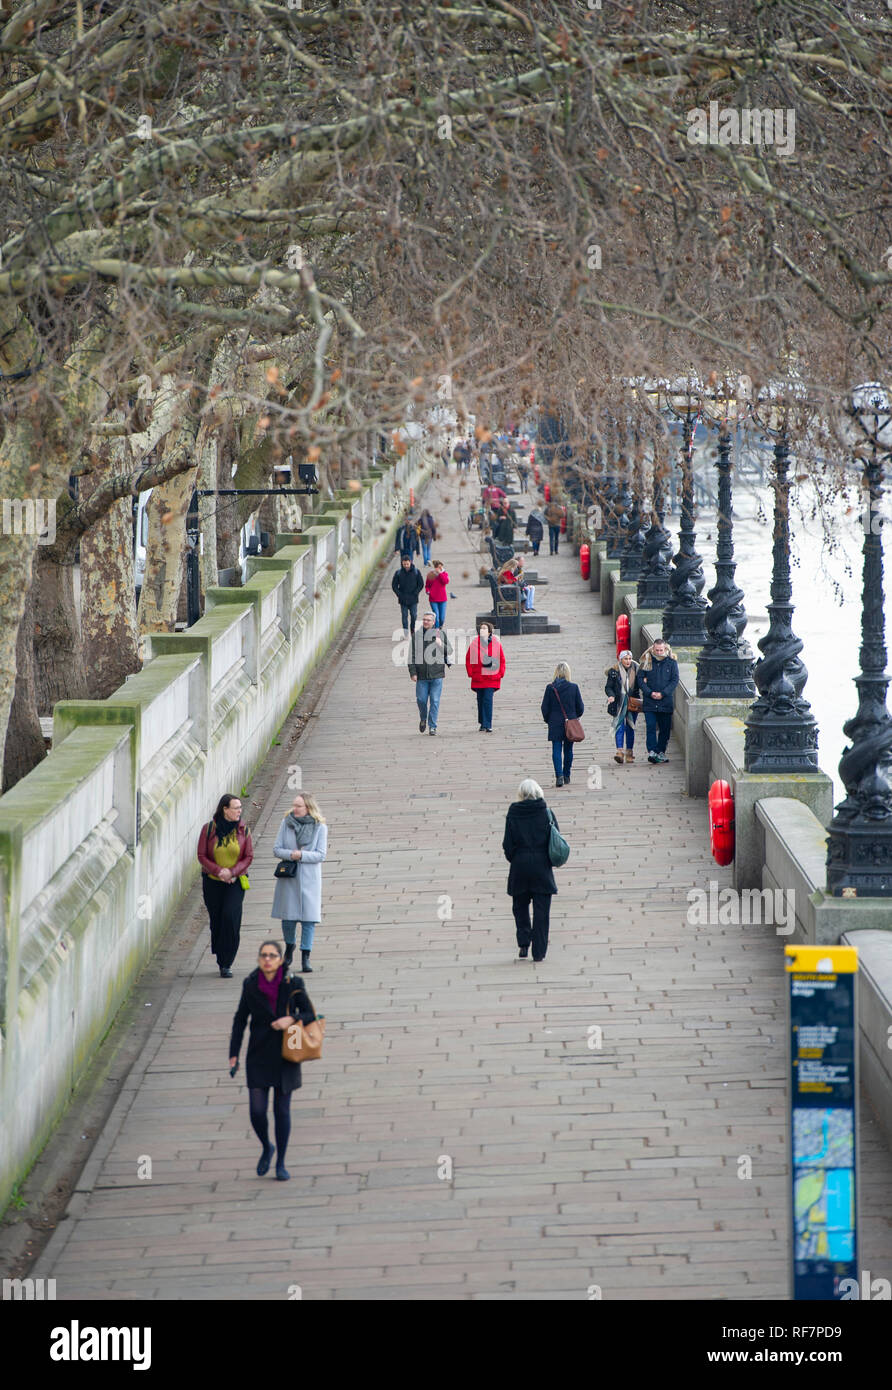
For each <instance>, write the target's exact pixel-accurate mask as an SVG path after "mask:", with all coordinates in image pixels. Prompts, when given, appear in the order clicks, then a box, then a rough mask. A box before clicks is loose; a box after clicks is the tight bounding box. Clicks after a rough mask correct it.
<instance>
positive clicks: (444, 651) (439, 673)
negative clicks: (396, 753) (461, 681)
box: [409, 613, 453, 734]
mask: <svg viewBox="0 0 892 1390" xmlns="http://www.w3.org/2000/svg"><path fill="white" fill-rule="evenodd" d="M452 657H453V652H452V645H451V643H450V641H449V638H448V637H447V636H446V633H445V632H444V631H443V629H442V628H439V627H436V626H435V625H434V615H433V613H424V614H423V615H422V618H421V627H420V628H416V629H415V632H414V633H413V635H412V638H411V644H410V660H409V676H410V679H411V680H412V682H413V683H414V685H415V699H416V700H417V702H418V715H419V718H418V732H419V733H420V734H423V733H424V731H425V728H427V729H428V732H429V733H430V734H436V732H437V722H438V720H439V716H440V697H441V695H442V693H443V680H444V678H445V676H446V670H447V667H449V666H451V665H452Z"/></svg>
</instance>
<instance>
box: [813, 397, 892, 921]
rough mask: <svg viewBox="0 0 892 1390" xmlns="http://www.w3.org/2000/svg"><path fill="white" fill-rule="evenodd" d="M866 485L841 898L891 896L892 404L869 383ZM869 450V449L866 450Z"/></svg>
mask: <svg viewBox="0 0 892 1390" xmlns="http://www.w3.org/2000/svg"><path fill="white" fill-rule="evenodd" d="M850 414H851V415H852V417H853V419H854V421H855V424H856V426H857V429H858V435H859V444H860V445H861V449H860V450H859V452H860V453H861V455H862V459H863V466H864V482H865V487H866V491H867V493H868V495H869V502H870V508H869V512H868V513H866V514H865V519H866V521H867V524H866V526H865V534H864V546H863V549H862V554H863V556H864V566H863V587H862V591H861V653H860V663H861V674H860V676H856V677H855V684H856V686H857V687H858V713H857V714H856V715H855V717H854V719H850V720H848V722H847V723H845V724H844V725H843V730H844V732H845V734H846V737H847V738H850V739H851V740H852V742H851V745H850V746H849V747H848V748H846V750H845V752H844V753H843V755H842V758H841V759H840V763H839V775H840V777H841V778H842V780H843V783H844V785H845V789H846V797H845V800H844V801H842V802H840V804H839V806H837V808H836V814H835V815H834V817H833V820H832V821H831V822H830V827H829V830H830V833H829V834H828V836H827V891H828V892H829V893H831V894H832V895H833V897H836V898H857V897H873V898H889V897H892V715H890V714H889V711H888V710H887V708H886V692H887V690H888V687H889V676H888V674H887V672H886V618H885V611H884V603H883V534H882V518H881V517H879V516H878V514H877V505H878V503H879V500H880V498H881V497H882V495H883V465H882V457H883V455H888V454H889V453H890V452H892V403H890V399H889V396H888V394H887V392H886V391H885V390H884V389H883V387H882V386H879V385H877V384H876V383H874V382H872V383H870V384H869V385H867V386H859V387H857V388H856V390H855V391H854V392H853V393H852V402H851V406H850ZM865 446H866V448H865Z"/></svg>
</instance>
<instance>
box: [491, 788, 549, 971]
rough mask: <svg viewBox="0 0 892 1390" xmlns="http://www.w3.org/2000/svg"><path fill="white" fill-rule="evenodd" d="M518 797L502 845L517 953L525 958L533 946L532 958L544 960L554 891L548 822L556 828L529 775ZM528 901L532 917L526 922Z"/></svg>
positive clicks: (506, 824) (511, 809)
mask: <svg viewBox="0 0 892 1390" xmlns="http://www.w3.org/2000/svg"><path fill="white" fill-rule="evenodd" d="M517 795H518V797H519V800H517V801H513V802H512V803H511V805H510V806H509V807H508V814H507V816H506V817H505V835H504V838H503V840H502V849H503V850H504V852H505V858H506V859H507V860H508V863H509V864H510V865H511V868H510V869H509V870H508V892H509V893H510V895H511V905H512V909H513V911H514V924H515V927H516V930H517V945H518V948H519V949H518V952H517V954H518V957H519V958H520V959H521V960H526V958H527V956H528V955H529V951H530V944H531V943H532V947H533V960H537V961H538V960H544V959H545V953H546V952H547V950H548V925H549V917H550V914H551V899H552V895H553V894H554V893H556V892H557V884H556V883H555V881H554V869H553V868H552V866H551V860H550V858H549V856H548V841H549V837H550V835H551V826H552V823H553V824H554V825H555V826H557V828H558V829H560V826H558V824H557V818H556V817H555V816H554V813H553V812H550V811H549V809H548V806H547V804H546V801H545V793H544V792H543V790H542V788H541V787H540V786H539V783H538V782H534V781H533V779H532V778H531V777H528V778H526V780H525V781H523V782H521V784H520V786H519V788H518V791H517ZM530 904H532V908H533V920H532V924H531V923H530Z"/></svg>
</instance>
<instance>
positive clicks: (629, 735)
mask: <svg viewBox="0 0 892 1390" xmlns="http://www.w3.org/2000/svg"><path fill="white" fill-rule="evenodd" d="M636 717H637V716H635V715H633V716H632V718H633V719H634V718H636ZM624 737H625V741H626V747H627V748H628V750H629V752H630V753H631V751H632V749H633V748H634V747H635V730H634V729H633V728H632V726H631V724H628V723H627V722H626V720H625V719H624V720H623V722H622V724H620V726H619V728H618V729H617V731H616V746H617V748H622V746H623V738H624Z"/></svg>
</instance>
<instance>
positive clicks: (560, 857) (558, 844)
mask: <svg viewBox="0 0 892 1390" xmlns="http://www.w3.org/2000/svg"><path fill="white" fill-rule="evenodd" d="M548 821H549V824H550V826H551V830H550V832H549V835H548V857H549V859H550V860H551V862H552V864H553V865H554V867H555V868H556V869H559V868H560V867H561V865H562V864H566V862H567V860H568V859H569V858H570V846H569V845H568V844H567V841H566V840H565V839H564V837H563V835H562V834H561V832H560V831H559V830H558V828H557V826H556V825H555V821H554V816H553V815H552V813H551V807H549V808H548Z"/></svg>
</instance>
